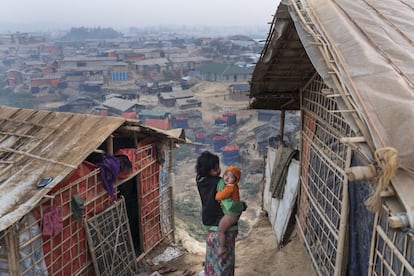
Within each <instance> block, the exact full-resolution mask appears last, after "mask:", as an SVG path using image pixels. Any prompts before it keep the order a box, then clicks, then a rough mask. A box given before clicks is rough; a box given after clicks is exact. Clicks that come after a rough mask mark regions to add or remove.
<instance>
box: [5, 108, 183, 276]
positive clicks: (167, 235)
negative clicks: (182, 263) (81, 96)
mask: <svg viewBox="0 0 414 276" xmlns="http://www.w3.org/2000/svg"><path fill="white" fill-rule="evenodd" d="M0 114H1V115H0V136H1V138H0V141H1V142H0V155H1V157H0V170H1V173H0V178H1V179H0V203H1V205H2V207H1V208H0V274H1V275H134V274H136V273H137V264H138V263H139V261H140V260H141V259H142V258H143V257H144V256H145V255H146V254H148V253H149V252H150V251H151V250H152V249H153V248H154V247H155V246H157V245H158V244H159V243H160V242H161V241H163V240H165V239H169V240H170V241H173V239H174V232H173V230H174V222H173V219H174V218H173V208H172V186H171V183H172V182H171V181H172V175H173V174H172V159H171V158H172V147H173V146H174V145H175V144H177V143H185V137H184V136H183V132H182V131H181V130H179V129H176V130H171V131H170V132H162V131H160V130H155V129H152V128H148V127H145V126H142V125H140V124H139V122H138V121H133V120H127V119H124V118H120V117H107V116H95V115H85V114H74V113H59V112H49V111H40V110H30V109H18V108H10V107H4V106H0Z"/></svg>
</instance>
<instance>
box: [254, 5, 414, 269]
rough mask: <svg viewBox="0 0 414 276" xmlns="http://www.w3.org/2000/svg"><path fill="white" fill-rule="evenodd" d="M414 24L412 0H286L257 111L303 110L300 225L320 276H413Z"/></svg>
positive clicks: (259, 75) (264, 63) (268, 47)
mask: <svg viewBox="0 0 414 276" xmlns="http://www.w3.org/2000/svg"><path fill="white" fill-rule="evenodd" d="M413 19H414V3H413V2H412V1H401V0H392V1H380V0H372V1H365V0H356V1H346V0H323V1H321V0H282V1H281V3H280V5H279V6H278V8H277V11H276V14H275V16H274V20H273V22H272V23H271V27H270V32H269V36H268V39H267V41H266V44H265V47H264V49H263V51H262V53H261V57H260V60H259V61H258V63H257V65H256V67H255V70H254V73H253V76H252V81H251V93H250V97H251V98H252V102H251V108H254V109H274V110H281V111H282V112H281V114H282V116H281V120H282V122H283V118H284V117H283V115H284V112H285V111H286V110H300V112H301V118H302V120H301V132H300V137H301V146H300V147H299V148H298V149H299V150H300V158H299V160H300V163H299V164H300V169H299V171H300V173H299V177H298V178H299V183H300V184H299V189H298V201H297V205H296V207H297V212H296V226H297V229H298V231H299V233H300V236H301V238H302V239H303V241H304V244H305V246H306V248H307V251H308V253H309V256H310V257H311V260H312V262H313V264H314V267H315V270H316V271H317V273H318V274H319V275H344V274H349V275H413V274H414V241H413V229H414V215H413V214H414V193H413V192H412V191H413V188H412V187H413V185H414V147H413V145H414V128H413V127H412V121H413V119H414V93H413V92H414V90H413V87H414V85H413V84H414V75H413V70H412V68H413V67H414V56H413V53H414V44H413V41H414V32H413V24H412V22H413ZM280 135H281V136H282V137H283V135H284V133H283V124H281V128H280ZM266 192H267V193H269V191H266Z"/></svg>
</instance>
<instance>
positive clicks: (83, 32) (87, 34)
mask: <svg viewBox="0 0 414 276" xmlns="http://www.w3.org/2000/svg"><path fill="white" fill-rule="evenodd" d="M120 36H122V33H120V32H117V31H115V30H114V29H112V28H101V27H95V28H85V27H80V28H71V29H70V31H69V32H68V33H67V34H66V35H65V37H64V38H65V39H69V40H83V39H108V38H117V37H120Z"/></svg>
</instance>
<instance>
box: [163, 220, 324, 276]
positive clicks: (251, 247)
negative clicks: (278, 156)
mask: <svg viewBox="0 0 414 276" xmlns="http://www.w3.org/2000/svg"><path fill="white" fill-rule="evenodd" d="M200 246H202V248H200ZM198 249H201V251H198V250H197V249H196V248H195V247H192V249H191V250H192V251H193V252H191V253H190V252H188V253H186V254H184V255H182V256H180V257H178V258H176V259H174V260H172V261H170V262H169V263H168V264H166V266H169V267H175V268H177V270H176V271H175V272H171V273H169V274H167V275H177V276H178V275H180V273H181V272H183V271H184V270H192V271H195V272H196V274H195V275H198V273H199V272H200V271H201V270H202V268H201V264H202V262H203V261H204V250H205V248H204V244H202V243H198ZM235 275H236V276H256V275H264V276H286V275H288V276H296V275H307V276H313V275H316V274H315V272H314V271H313V268H312V265H311V261H310V259H309V257H308V256H307V254H306V252H305V247H304V245H303V243H302V242H301V240H300V239H299V237H298V236H297V235H294V236H293V238H292V240H291V241H290V242H289V243H288V244H287V245H286V246H285V247H283V248H281V249H278V248H277V245H276V239H275V237H274V234H273V231H272V228H271V225H270V223H269V221H268V220H267V217H266V216H265V215H263V213H262V215H261V216H260V217H259V219H258V221H257V223H256V224H255V225H254V226H253V228H252V230H251V232H250V234H249V235H248V236H247V238H245V239H243V240H241V241H238V242H236V271H235Z"/></svg>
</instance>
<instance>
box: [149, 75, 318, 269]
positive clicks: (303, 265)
mask: <svg viewBox="0 0 414 276" xmlns="http://www.w3.org/2000/svg"><path fill="white" fill-rule="evenodd" d="M228 86H229V84H225V83H210V82H201V83H199V84H197V85H195V86H194V87H192V88H191V89H192V91H193V92H194V93H195V94H196V97H197V98H198V99H199V100H200V101H201V102H202V107H201V109H200V111H201V112H202V114H203V122H202V123H201V127H202V128H204V129H205V130H206V131H207V132H208V131H212V129H214V127H213V124H214V119H215V118H216V117H217V116H219V115H220V114H222V113H224V112H228V111H231V112H235V113H236V115H237V121H238V124H237V126H236V130H235V131H234V133H233V132H231V131H229V132H231V133H230V134H231V135H230V136H231V138H232V139H231V141H232V142H233V143H236V144H239V145H240V151H241V152H243V156H242V159H241V162H240V164H239V166H240V167H241V170H242V181H241V183H240V191H241V197H242V199H243V200H246V201H247V203H248V206H249V207H248V210H247V211H246V212H245V213H243V214H242V216H241V223H240V225H241V227H240V233H239V236H238V239H237V243H236V275H246V276H251V275H301V274H303V273H306V275H312V274H310V273H309V271H312V266H311V263H310V260H309V259H308V257H307V255H306V253H305V248H304V246H303V244H302V242H301V241H300V240H299V238H298V236H297V235H296V234H293V237H292V241H291V242H290V243H288V244H287V246H286V247H284V248H282V249H278V248H277V244H276V239H275V237H274V233H273V231H272V228H271V225H270V223H269V222H268V220H267V217H266V215H265V214H264V213H263V212H262V210H261V188H262V177H263V176H262V173H261V169H262V168H257V167H258V166H260V167H262V166H263V157H260V155H259V154H258V152H257V151H256V150H254V149H255V148H254V147H253V146H252V145H253V144H254V143H255V141H254V135H253V133H252V130H253V129H254V128H255V127H257V126H259V125H262V124H264V122H259V121H258V120H257V115H256V111H255V110H248V109H247V106H248V98H247V97H244V98H241V99H237V100H234V99H231V97H230V96H229V91H228ZM186 133H189V134H190V135H191V131H187V130H186ZM194 148H195V147H194V146H184V147H183V148H180V149H179V150H178V153H177V152H175V155H179V158H178V159H179V160H176V161H175V167H174V173H175V185H174V187H173V194H174V204H175V220H176V231H175V237H176V242H177V244H178V245H180V246H182V247H184V248H185V250H186V251H187V253H186V254H184V255H183V256H181V257H179V258H177V259H175V260H173V261H171V262H170V263H169V264H168V265H170V266H175V267H177V268H178V271H184V270H185V269H191V270H193V271H197V273H198V272H199V271H200V270H201V266H200V265H201V263H202V262H203V260H204V250H205V245H204V241H203V235H204V232H203V231H202V230H201V228H200V222H201V218H200V210H201V203H200V199H199V197H198V192H197V187H196V185H195V181H194V179H195V162H196V158H197V156H198V153H196V152H195V149H194ZM207 149H208V150H210V151H213V150H212V149H211V148H207ZM217 154H218V155H219V156H220V157H221V154H220V153H217ZM183 156H184V157H183ZM224 167H225V166H224V165H223V164H222V169H224ZM154 269H156V267H155V268H154ZM174 275H180V274H177V272H176V274H174Z"/></svg>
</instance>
